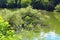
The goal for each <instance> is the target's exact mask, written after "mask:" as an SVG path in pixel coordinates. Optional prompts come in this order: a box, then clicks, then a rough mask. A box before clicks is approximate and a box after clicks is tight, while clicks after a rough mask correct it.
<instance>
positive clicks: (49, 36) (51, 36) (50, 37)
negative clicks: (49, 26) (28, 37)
mask: <svg viewBox="0 0 60 40" xmlns="http://www.w3.org/2000/svg"><path fill="white" fill-rule="evenodd" d="M43 39H44V40H60V35H58V34H56V33H55V32H54V31H50V32H48V33H44V32H43V31H42V32H41V33H40V40H43Z"/></svg>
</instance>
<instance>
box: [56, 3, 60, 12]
mask: <svg viewBox="0 0 60 40" xmlns="http://www.w3.org/2000/svg"><path fill="white" fill-rule="evenodd" d="M55 11H58V12H60V4H58V5H57V6H56V7H55Z"/></svg>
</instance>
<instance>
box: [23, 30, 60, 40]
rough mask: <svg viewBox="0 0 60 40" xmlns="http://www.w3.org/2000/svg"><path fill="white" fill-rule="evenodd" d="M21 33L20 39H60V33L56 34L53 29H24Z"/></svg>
mask: <svg viewBox="0 0 60 40" xmlns="http://www.w3.org/2000/svg"><path fill="white" fill-rule="evenodd" d="M22 35H23V36H22V37H23V38H22V40H60V35H59V34H56V33H55V31H49V32H47V33H46V32H44V31H40V32H39V33H34V32H29V31H26V32H24V33H22Z"/></svg>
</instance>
